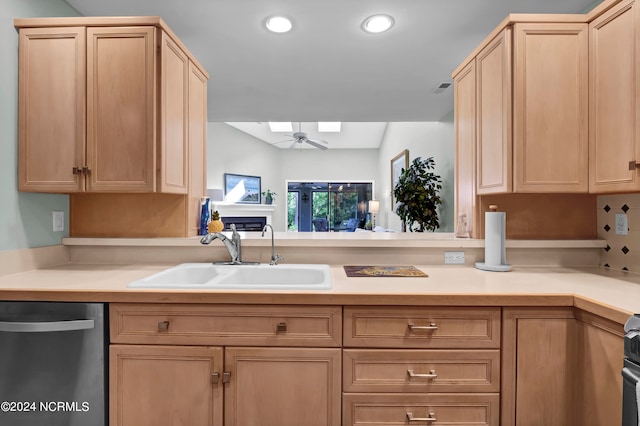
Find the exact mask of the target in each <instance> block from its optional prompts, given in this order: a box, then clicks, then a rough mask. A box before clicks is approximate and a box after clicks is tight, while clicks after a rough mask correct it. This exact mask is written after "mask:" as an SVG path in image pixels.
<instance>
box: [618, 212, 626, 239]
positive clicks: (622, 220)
mask: <svg viewBox="0 0 640 426" xmlns="http://www.w3.org/2000/svg"><path fill="white" fill-rule="evenodd" d="M616 235H629V221H628V220H627V214H626V213H616Z"/></svg>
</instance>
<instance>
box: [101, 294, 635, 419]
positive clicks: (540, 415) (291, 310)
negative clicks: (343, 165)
mask: <svg viewBox="0 0 640 426" xmlns="http://www.w3.org/2000/svg"><path fill="white" fill-rule="evenodd" d="M109 313H110V338H111V346H110V372H109V375H110V390H109V398H110V402H109V404H110V411H109V412H110V425H111V426H176V425H178V426H182V425H190V426H191V425H198V426H200V425H203V426H223V425H224V426H339V425H344V426H355V425H367V426H373V425H412V424H415V425H430V424H433V425H437V424H451V425H453V424H461V425H462V424H464V425H475V426H477V425H488V426H498V425H500V426H541V425H544V426H569V425H581V426H583V425H586V426H604V425H607V426H608V425H618V424H620V423H621V413H622V376H621V373H620V371H621V369H622V360H623V344H624V343H623V342H624V341H623V336H624V331H623V325H622V324H620V323H616V322H613V321H610V320H607V319H605V318H603V317H600V316H597V315H594V314H590V313H587V312H585V311H583V310H581V309H578V308H574V307H504V308H500V307H453V306H447V307H444V306H434V307H429V306H423V307H402V306H344V307H342V306H321V305H318V306H307V305H223V304H221V305H213V304H211V305H205V304H200V305H199V304H191V305H190V304H184V305H179V304H134V303H131V304H127V303H114V304H111V305H110V310H109Z"/></svg>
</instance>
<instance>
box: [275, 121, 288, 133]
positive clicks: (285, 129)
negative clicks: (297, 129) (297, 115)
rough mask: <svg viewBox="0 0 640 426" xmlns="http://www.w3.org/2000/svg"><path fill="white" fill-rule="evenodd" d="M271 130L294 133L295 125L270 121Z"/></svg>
mask: <svg viewBox="0 0 640 426" xmlns="http://www.w3.org/2000/svg"><path fill="white" fill-rule="evenodd" d="M269 129H271V131H272V132H293V124H291V122H290V121H270V122H269Z"/></svg>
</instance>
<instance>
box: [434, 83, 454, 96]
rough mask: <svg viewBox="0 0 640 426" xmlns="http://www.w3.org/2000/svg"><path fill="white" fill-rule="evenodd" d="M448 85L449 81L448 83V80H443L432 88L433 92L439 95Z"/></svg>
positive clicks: (449, 84)
mask: <svg viewBox="0 0 640 426" xmlns="http://www.w3.org/2000/svg"><path fill="white" fill-rule="evenodd" d="M449 86H451V83H449V82H448V81H443V82H442V83H440V84H438V85H437V86H436V87H435V88H434V89H433V93H435V94H436V95H439V94H440V93H442V92H444V91H445V90H447V89H448V88H449Z"/></svg>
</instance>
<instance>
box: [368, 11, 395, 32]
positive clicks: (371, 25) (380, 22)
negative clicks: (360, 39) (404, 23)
mask: <svg viewBox="0 0 640 426" xmlns="http://www.w3.org/2000/svg"><path fill="white" fill-rule="evenodd" d="M394 23H395V21H394V19H393V17H391V16H389V15H372V16H369V17H368V18H367V19H365V20H364V22H362V29H363V30H364V31H366V32H368V33H371V34H378V33H383V32H385V31H387V30H388V29H390V28H391V27H393V24H394Z"/></svg>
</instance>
